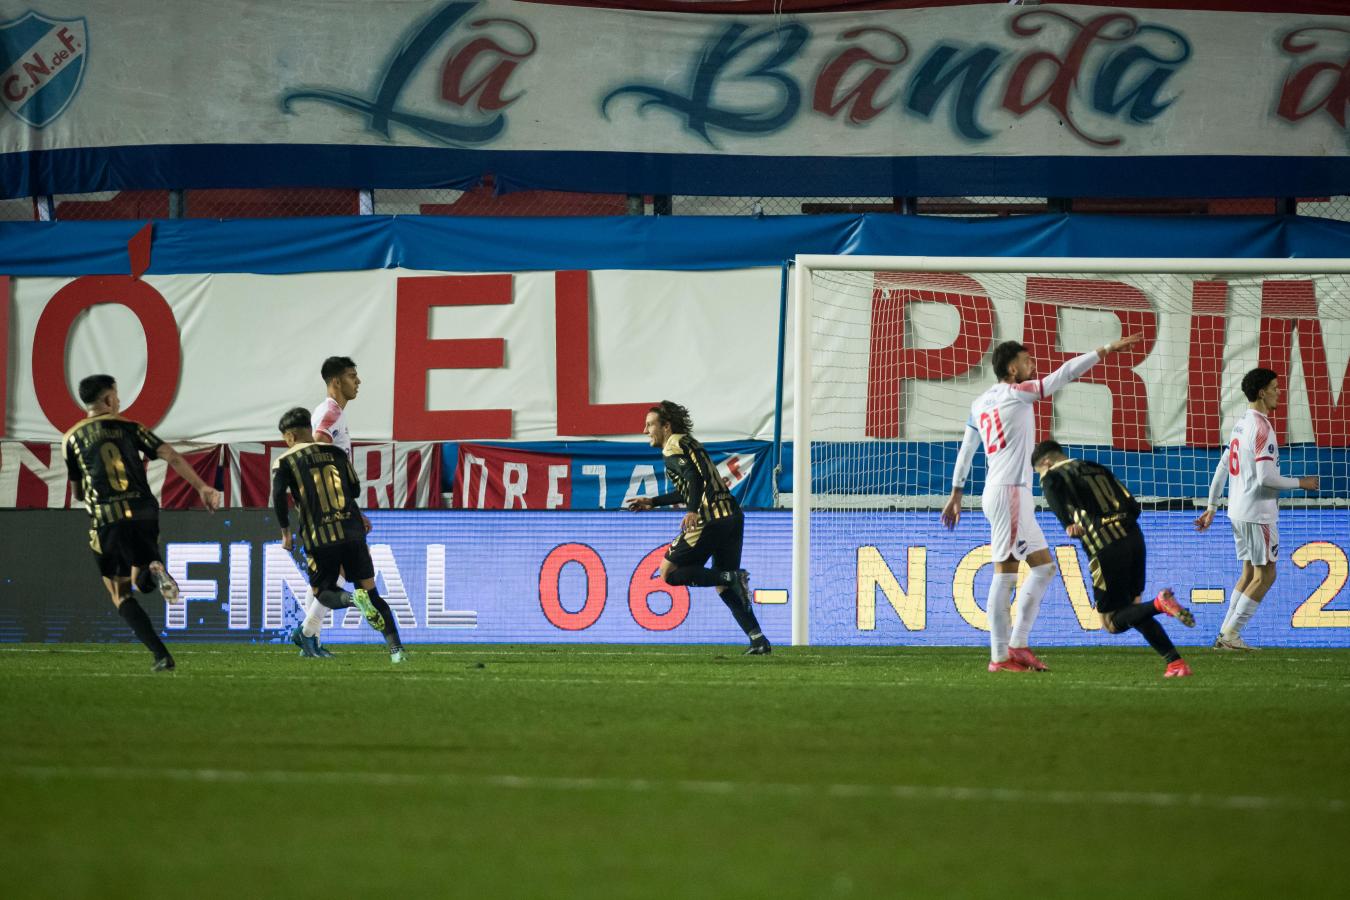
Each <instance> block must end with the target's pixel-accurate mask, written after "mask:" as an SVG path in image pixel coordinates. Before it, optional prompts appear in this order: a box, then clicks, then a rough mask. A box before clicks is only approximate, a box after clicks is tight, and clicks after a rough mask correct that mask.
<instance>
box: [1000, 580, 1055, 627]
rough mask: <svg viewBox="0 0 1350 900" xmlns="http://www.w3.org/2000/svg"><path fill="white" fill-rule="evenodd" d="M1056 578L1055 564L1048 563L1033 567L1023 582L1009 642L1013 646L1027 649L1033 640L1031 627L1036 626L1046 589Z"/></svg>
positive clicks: (1018, 593)
mask: <svg viewBox="0 0 1350 900" xmlns="http://www.w3.org/2000/svg"><path fill="white" fill-rule="evenodd" d="M1054 577H1055V566H1054V564H1053V563H1046V564H1045V565H1043V566H1032V568H1031V574H1030V575H1028V576H1027V580H1026V581H1024V582H1022V589H1021V590H1020V591H1018V592H1017V616H1016V619H1015V621H1014V622H1013V629H1012V640H1011V641H1010V642H1009V643H1011V644H1012V646H1014V647H1025V646H1027V642H1028V641H1029V640H1031V626H1032V625H1035V624H1036V616H1038V615H1039V614H1040V612H1041V598H1042V597H1044V596H1045V589H1046V588H1048V587H1050V580H1051V579H1052V578H1054Z"/></svg>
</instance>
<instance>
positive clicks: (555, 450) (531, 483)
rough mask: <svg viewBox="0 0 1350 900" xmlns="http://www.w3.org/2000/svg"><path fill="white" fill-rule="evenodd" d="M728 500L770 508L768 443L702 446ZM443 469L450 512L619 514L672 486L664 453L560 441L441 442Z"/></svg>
mask: <svg viewBox="0 0 1350 900" xmlns="http://www.w3.org/2000/svg"><path fill="white" fill-rule="evenodd" d="M705 446H706V448H707V450H708V455H709V457H710V458H711V459H712V462H713V464H714V465H715V466H717V470H718V472H720V473H721V475H722V479H723V480H724V481H725V482H726V483H727V486H728V487H730V488H731V495H732V496H733V497H735V498H736V499H737V500H738V501H740V504H741V506H742V507H744V508H747V509H769V508H772V507H773V506H774V490H773V472H772V469H773V465H774V463H773V459H772V448H773V445H772V444H771V443H769V442H768V441H715V442H712V443H709V444H707V445H705ZM441 453H442V464H441V472H442V473H443V475H442V477H443V478H444V490H445V493H448V494H451V495H452V496H453V498H454V501H453V504H452V505H453V507H454V508H455V509H623V508H624V506H625V504H626V503H627V502H628V501H629V500H631V499H633V498H634V497H655V496H657V495H658V494H664V493H667V492H669V491H671V490H674V488H673V487H672V486H671V484H670V482H669V481H668V480H667V478H666V471H665V464H664V463H663V462H662V458H661V451H660V450H658V449H656V448H654V447H649V446H646V445H644V444H621V443H617V442H614V441H570V442H569V441H563V442H544V443H527V442H519V443H514V444H453V443H451V444H444V445H442V448H441Z"/></svg>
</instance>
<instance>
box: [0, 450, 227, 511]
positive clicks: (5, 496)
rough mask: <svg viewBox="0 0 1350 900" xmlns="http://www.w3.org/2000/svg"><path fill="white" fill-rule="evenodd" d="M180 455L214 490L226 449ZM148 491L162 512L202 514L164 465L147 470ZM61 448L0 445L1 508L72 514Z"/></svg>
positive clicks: (155, 462) (197, 500) (194, 497)
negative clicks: (176, 511)
mask: <svg viewBox="0 0 1350 900" xmlns="http://www.w3.org/2000/svg"><path fill="white" fill-rule="evenodd" d="M177 449H178V451H179V452H180V453H182V454H183V457H184V458H185V459H186V460H187V461H188V464H189V465H190V466H192V468H193V469H194V470H195V471H196V473H197V474H198V475H199V476H201V479H202V481H205V482H206V483H207V484H215V483H216V479H217V476H218V475H219V473H220V467H221V459H222V455H223V451H224V448H223V447H222V446H221V445H220V444H202V445H196V446H193V445H179V446H178V447H177ZM145 472H146V477H147V479H148V480H149V482H150V489H151V490H152V491H154V492H155V497H156V499H158V500H159V505H160V506H161V507H163V508H164V509H201V508H202V501H201V498H200V497H198V496H197V492H196V491H195V490H193V488H192V486H191V485H189V484H188V483H187V482H186V481H184V480H183V479H182V477H180V476H179V474H178V473H177V472H175V471H173V470H172V469H170V468H169V464H168V463H166V462H164V460H162V459H155V460H151V461H150V462H149V463H148V464H147V465H146V469H145ZM73 493H74V492H73V491H72V490H71V482H70V481H69V479H68V478H67V475H66V462H65V459H64V457H63V456H62V453H61V445H60V444H47V443H34V442H29V441H4V442H0V508H5V509H14V508H17V509H68V508H70V507H71V506H79V505H80V504H79V503H77V502H75V500H74V496H73Z"/></svg>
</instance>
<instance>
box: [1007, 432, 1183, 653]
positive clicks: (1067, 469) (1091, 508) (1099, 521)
mask: <svg viewBox="0 0 1350 900" xmlns="http://www.w3.org/2000/svg"><path fill="white" fill-rule="evenodd" d="M1031 465H1032V468H1034V469H1035V470H1036V474H1037V475H1040V476H1041V493H1042V494H1044V495H1045V502H1046V503H1048V504H1050V509H1052V510H1053V511H1054V513H1055V517H1056V518H1057V519H1059V523H1060V524H1061V525H1063V526H1064V531H1065V533H1066V534H1068V535H1069V537H1073V538H1079V539H1081V540H1082V542H1083V546H1084V547H1086V548H1087V552H1088V569H1089V571H1091V572H1092V593H1093V597H1094V599H1095V600H1096V603H1097V612H1098V613H1099V614H1100V615H1101V617H1102V625H1104V626H1105V627H1106V630H1107V631H1109V632H1111V633H1112V634H1120V633H1121V632H1122V631H1125V630H1126V629H1129V628H1133V629H1134V630H1135V631H1137V632H1139V633H1140V634H1142V635H1143V636H1144V640H1146V641H1148V643H1149V646H1150V647H1152V648H1153V649H1154V650H1156V651H1158V655H1159V656H1161V657H1162V658H1163V659H1164V660H1166V661H1167V668H1166V669H1165V670H1164V671H1163V677H1164V678H1183V677H1185V676H1188V675H1190V674H1192V673H1191V667H1190V666H1188V665H1186V661H1185V660H1184V659H1182V658H1181V654H1180V653H1179V652H1177V648H1176V645H1174V644H1173V643H1172V640H1171V638H1169V637H1168V636H1167V632H1166V631H1164V630H1163V627H1162V626H1161V625H1159V624H1158V622H1157V620H1156V619H1155V618H1154V616H1156V615H1158V614H1159V613H1165V614H1167V615H1169V616H1172V617H1173V618H1175V619H1177V620H1179V621H1180V622H1181V624H1182V625H1185V626H1186V627H1187V628H1191V627H1193V626H1194V625H1195V616H1193V615H1191V611H1190V610H1189V609H1186V607H1184V606H1182V605H1181V604H1180V603H1178V602H1177V600H1176V597H1175V596H1173V594H1172V589H1171V588H1163V589H1162V590H1161V591H1159V592H1158V596H1156V597H1154V598H1153V599H1152V600H1150V601H1149V602H1148V603H1140V602H1139V598H1140V597H1141V596H1142V595H1143V593H1144V573H1145V547H1144V533H1143V532H1142V531H1140V530H1139V521H1138V520H1139V501H1137V500H1135V499H1134V496H1133V495H1132V494H1131V493H1130V492H1129V491H1127V490H1126V489H1125V486H1124V485H1122V484H1121V483H1120V482H1119V481H1117V480H1116V476H1115V475H1113V474H1112V473H1111V470H1110V469H1108V468H1106V466H1103V465H1099V464H1097V463H1095V462H1089V461H1087V460H1084V459H1069V458H1068V457H1067V456H1065V455H1064V448H1063V447H1061V446H1060V445H1059V444H1058V443H1057V442H1055V441H1041V442H1040V443H1039V444H1037V445H1036V449H1035V450H1032V451H1031Z"/></svg>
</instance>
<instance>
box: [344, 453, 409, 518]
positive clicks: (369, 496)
mask: <svg viewBox="0 0 1350 900" xmlns="http://www.w3.org/2000/svg"><path fill="white" fill-rule="evenodd" d="M352 456H354V457H355V460H354V462H355V468H356V475H357V477H358V478H360V479H361V505H362V506H364V507H366V508H367V509H390V508H394V509H397V508H398V507H399V506H401V505H402V503H401V501H402V497H401V496H400V497H395V496H394V495H393V493H391V491H390V488H391V486H392V485H393V483H394V448H393V446H392V445H390V444H374V445H366V446H364V447H363V446H360V445H357V446H354V447H352ZM371 462H374V463H375V464H376V468H375V474H374V475H371V474H370V468H371V465H370V464H371Z"/></svg>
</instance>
